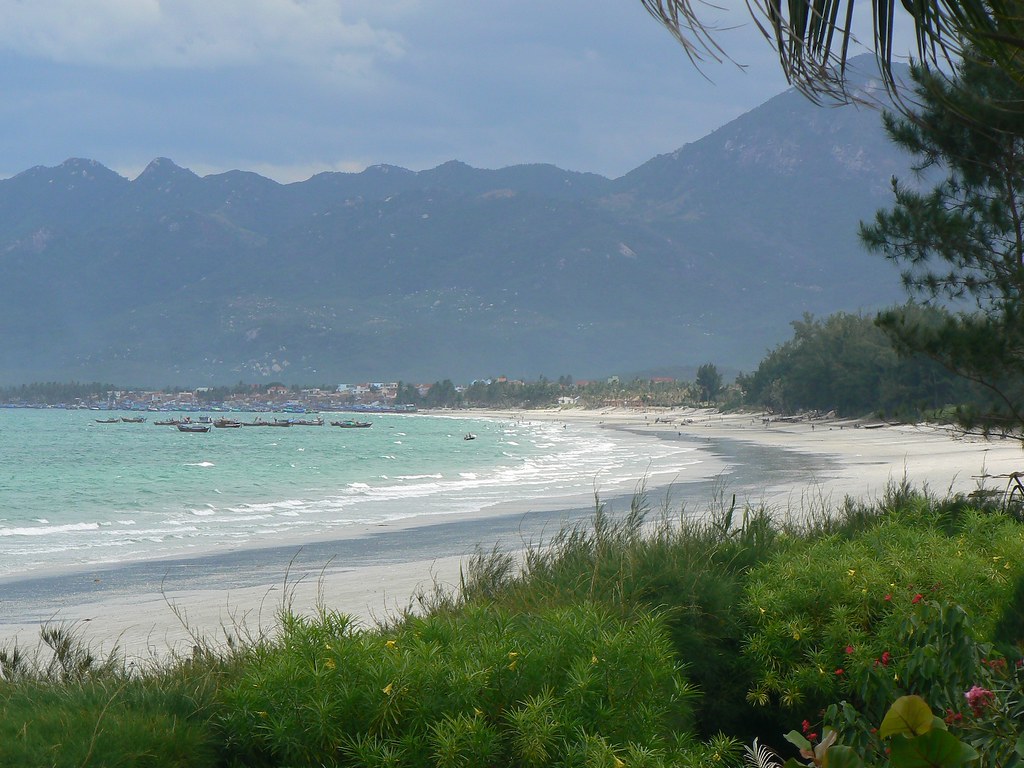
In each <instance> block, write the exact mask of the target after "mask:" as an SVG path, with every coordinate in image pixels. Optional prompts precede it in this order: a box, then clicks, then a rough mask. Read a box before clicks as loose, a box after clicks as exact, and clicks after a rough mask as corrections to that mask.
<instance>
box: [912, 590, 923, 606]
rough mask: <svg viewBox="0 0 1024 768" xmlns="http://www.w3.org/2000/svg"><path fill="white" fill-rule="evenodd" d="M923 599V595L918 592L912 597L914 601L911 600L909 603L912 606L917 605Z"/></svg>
mask: <svg viewBox="0 0 1024 768" xmlns="http://www.w3.org/2000/svg"><path fill="white" fill-rule="evenodd" d="M923 598H924V595H922V594H921V593H920V592H918V593H917V594H916V595H914V599H913V600H911V601H910V602H911V603H913V604H914V605H917V604H918V603H920V602H921V600H922V599H923Z"/></svg>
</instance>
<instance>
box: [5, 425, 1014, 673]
mask: <svg viewBox="0 0 1024 768" xmlns="http://www.w3.org/2000/svg"><path fill="white" fill-rule="evenodd" d="M467 415H469V413H468V412H467ZM472 415H473V417H480V416H487V415H492V416H493V417H495V418H500V419H525V420H548V421H558V422H562V423H565V424H570V423H574V424H586V425H591V426H600V427H602V428H607V429H609V430H614V431H613V432H609V434H610V435H613V436H614V435H615V434H616V432H615V431H617V432H618V435H619V436H620V437H621V438H622V439H627V438H628V439H634V440H635V439H645V440H688V441H700V442H701V443H702V448H705V449H706V450H707V451H708V452H710V454H712V455H714V456H716V457H718V459H719V460H718V461H713V460H712V461H707V462H706V463H705V466H704V467H703V472H704V475H703V476H702V477H701V478H700V480H701V482H699V483H693V480H694V478H688V481H689V484H688V485H685V486H683V485H677V483H678V481H679V477H678V476H675V475H668V474H665V475H662V476H650V477H648V478H647V479H646V485H647V489H648V493H649V497H650V499H651V500H652V503H655V504H657V503H664V502H665V500H667V503H670V504H672V503H675V502H676V501H677V500H679V499H682V502H685V506H686V509H687V510H688V511H691V512H692V513H699V511H700V508H701V507H702V506H703V505H705V504H707V503H709V502H710V500H711V499H710V494H711V493H712V489H713V488H720V489H721V490H722V491H724V492H725V493H735V494H736V496H737V500H738V501H742V502H745V503H750V504H756V505H764V506H766V507H768V508H769V509H771V510H772V511H773V513H776V514H779V515H799V514H806V513H808V512H809V511H813V510H815V509H820V508H822V507H827V506H835V505H838V504H839V503H841V502H842V501H843V499H844V498H845V497H847V496H852V497H855V498H858V499H867V500H870V499H874V498H877V497H880V496H881V495H882V494H883V493H884V491H885V488H886V486H887V484H889V483H891V482H899V481H901V480H902V479H904V478H906V479H907V480H908V481H909V482H910V483H911V484H912V485H914V486H915V487H917V488H924V489H927V490H929V491H930V492H931V493H933V494H935V495H939V496H942V495H945V494H946V493H947V492H965V493H966V492H970V491H973V490H975V489H976V488H978V487H979V486H980V485H984V486H985V487H988V488H993V489H999V490H1002V489H1003V488H1005V487H1006V484H1007V477H1006V476H1007V475H1008V474H1009V473H1011V472H1014V471H1017V470H1019V469H1021V468H1022V459H1024V456H1022V453H1021V446H1020V444H1019V443H1017V442H1016V441H1012V440H996V441H987V440H983V439H981V438H976V437H965V436H962V435H958V434H956V433H955V432H954V431H952V430H949V429H946V428H941V427H936V426H930V425H888V424H884V423H882V422H871V421H860V422H857V421H846V420H837V419H830V418H816V419H804V420H795V421H786V420H778V419H775V418H770V419H769V418H768V417H767V416H765V415H762V414H750V413H746V414H722V413H719V412H717V411H715V410H713V409H676V410H658V409H650V410H645V411H638V410H627V409H601V410H579V409H561V410H545V411H515V412H509V411H496V412H492V413H490V414H487V413H484V412H481V411H472ZM712 475H713V477H712ZM643 480H644V478H636V483H640V482H642V481H643ZM681 491H682V492H681ZM619 502H620V506H623V502H622V500H621V499H619ZM577 506H585V505H582V504H580V505H577ZM613 511H614V509H613ZM585 513H587V510H586V509H582V510H581V509H579V508H577V509H576V510H575V514H576V515H577V518H576V519H578V517H579V516H582V515H583V514H585ZM531 515H532V516H533V517H532V518H530V516H531ZM528 518H529V520H528ZM560 519H561V520H563V521H564V520H565V519H566V518H565V516H564V514H562V516H561V517H560V516H559V513H557V512H552V511H551V510H546V511H545V512H544V513H543V514H542V513H541V512H540V511H537V510H530V509H523V508H522V507H521V506H517V505H516V504H515V500H514V499H510V501H509V504H508V506H507V508H503V509H498V510H494V509H492V510H485V511H483V512H481V514H480V515H478V516H477V517H476V518H467V519H461V520H458V521H451V520H448V521H444V522H437V521H430V520H421V521H418V523H417V524H416V525H413V526H409V527H408V528H406V529H401V530H389V531H368V532H365V535H363V536H356V537H353V538H350V539H348V540H346V541H344V542H334V543H324V542H318V543H312V542H311V543H310V544H309V545H308V546H306V545H304V546H303V547H301V548H294V547H293V548H291V549H287V550H286V549H282V550H281V551H280V552H276V553H273V556H268V553H267V552H266V551H263V552H249V553H245V552H242V553H238V554H235V555H232V557H231V558H226V557H220V558H211V559H210V560H209V562H208V563H206V564H197V563H196V562H194V561H192V562H190V561H180V562H170V563H163V564H162V568H154V567H152V566H148V568H149V570H148V571H147V570H146V568H147V566H143V565H140V566H138V567H137V568H134V569H129V568H126V569H122V570H120V571H112V572H110V573H109V574H103V575H101V576H89V577H87V576H85V575H83V574H74V575H69V576H68V577H66V578H61V577H60V576H48V577H46V578H45V579H40V580H37V581H35V582H24V583H19V582H15V583H12V584H7V585H3V586H2V587H0V589H2V594H3V596H4V603H5V606H4V607H5V610H4V613H3V615H0V644H10V643H11V642H17V643H18V644H19V645H21V646H23V647H28V648H31V647H34V646H35V645H36V640H37V638H38V631H39V625H40V622H41V621H48V622H53V623H67V624H71V625H74V626H76V627H77V628H78V629H79V630H80V632H81V634H82V636H83V638H85V639H86V640H87V641H88V642H90V643H91V644H93V645H94V646H95V647H97V648H98V649H100V650H108V649H110V648H111V647H113V646H114V645H115V644H117V645H118V646H119V647H120V648H122V649H123V650H124V651H125V652H126V653H127V654H128V655H129V656H131V657H133V658H138V659H141V660H147V659H157V658H165V657H166V656H167V655H168V654H169V653H182V654H187V653H190V652H191V649H192V647H193V645H195V644H196V642H197V639H202V640H203V641H205V642H211V643H214V644H219V643H223V642H226V641H227V640H228V638H229V637H231V638H235V637H238V636H240V635H242V636H244V635H250V636H253V635H259V634H261V633H265V632H272V631H273V628H274V626H275V619H276V616H277V615H278V614H279V612H280V611H281V610H282V608H284V607H286V606H287V607H290V608H291V609H292V610H295V611H297V612H303V613H305V612H310V611H313V610H315V609H316V606H317V605H324V606H326V607H327V608H329V609H331V610H337V611H341V612H344V613H348V614H350V615H351V616H353V617H355V618H356V619H358V620H359V621H361V622H363V623H365V624H370V623H372V622H374V621H375V620H380V619H383V618H386V617H387V616H388V615H389V614H393V613H394V612H396V611H400V610H402V609H404V608H406V607H409V606H412V607H413V608H414V607H415V605H414V601H413V600H412V597H413V595H414V593H416V592H417V590H428V591H429V590H430V589H432V588H433V584H434V583H437V584H440V585H442V586H445V587H447V588H452V589H454V588H455V587H456V585H457V584H458V582H459V575H460V568H461V567H462V566H463V565H464V563H465V560H466V558H467V556H468V555H470V554H471V553H472V552H473V551H474V548H475V547H476V546H477V545H480V546H482V547H483V548H484V549H489V548H490V547H491V546H492V545H493V544H495V542H497V541H501V542H502V545H503V546H504V547H506V548H510V547H514V546H515V545H516V543H517V542H518V543H519V544H521V543H522V541H523V539H524V538H525V539H526V540H536V537H535V536H534V535H532V534H531V535H526V534H524V533H523V530H524V529H525V528H524V524H525V523H526V522H530V524H531V525H532V526H533V527H532V528H530V530H533V531H541V530H551V527H552V526H555V527H557V525H558V524H559V520H560ZM247 558H248V559H247ZM197 565H198V566H199V567H197ZM44 594H45V596H46V598H47V600H49V601H50V602H49V603H48V605H49V606H50V607H49V608H48V609H47V610H48V612H47V613H46V615H45V616H44V617H42V618H40V617H39V616H38V611H37V612H36V613H32V612H31V611H30V610H29V607H30V606H34V605H35V603H36V602H38V600H39V598H40V596H41V595H44ZM11 606H15V608H14V609H12V608H11ZM17 606H21V607H22V610H20V611H19V610H18V609H17Z"/></svg>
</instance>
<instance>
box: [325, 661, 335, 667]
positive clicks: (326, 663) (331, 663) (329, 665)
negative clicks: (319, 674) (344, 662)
mask: <svg viewBox="0 0 1024 768" xmlns="http://www.w3.org/2000/svg"><path fill="white" fill-rule="evenodd" d="M324 666H325V667H327V668H328V669H334V659H328V660H327V661H325V662H324Z"/></svg>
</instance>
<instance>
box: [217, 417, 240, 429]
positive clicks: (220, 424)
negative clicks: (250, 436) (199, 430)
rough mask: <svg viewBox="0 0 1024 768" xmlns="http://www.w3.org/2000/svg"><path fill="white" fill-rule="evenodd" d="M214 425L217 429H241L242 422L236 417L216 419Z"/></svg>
mask: <svg viewBox="0 0 1024 768" xmlns="http://www.w3.org/2000/svg"><path fill="white" fill-rule="evenodd" d="M213 426H215V427H216V428H217V429H240V428H241V426H242V422H240V421H236V420H235V419H214V421H213Z"/></svg>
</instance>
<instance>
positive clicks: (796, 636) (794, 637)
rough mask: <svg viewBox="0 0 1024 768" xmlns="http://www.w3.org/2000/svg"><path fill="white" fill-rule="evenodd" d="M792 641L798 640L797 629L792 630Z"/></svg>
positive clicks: (798, 631)
mask: <svg viewBox="0 0 1024 768" xmlns="http://www.w3.org/2000/svg"><path fill="white" fill-rule="evenodd" d="M793 639H794V640H799V639H800V630H799V629H794V630H793Z"/></svg>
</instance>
